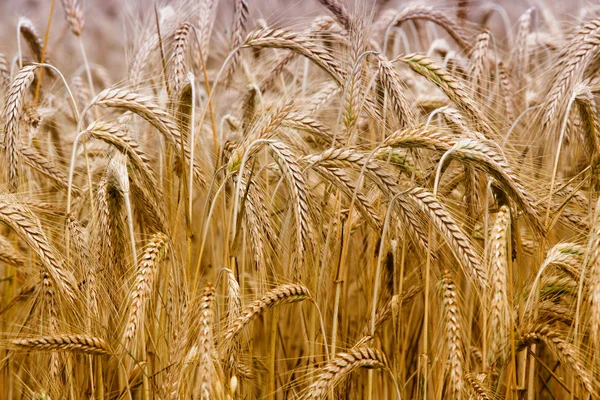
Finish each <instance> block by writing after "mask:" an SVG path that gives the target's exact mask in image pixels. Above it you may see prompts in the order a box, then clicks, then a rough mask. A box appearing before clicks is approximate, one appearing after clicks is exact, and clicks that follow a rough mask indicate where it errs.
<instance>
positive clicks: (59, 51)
mask: <svg viewBox="0 0 600 400" xmlns="http://www.w3.org/2000/svg"><path fill="white" fill-rule="evenodd" d="M81 1H82V3H83V8H84V12H85V23H86V26H85V30H84V34H83V39H84V42H85V44H86V48H88V49H90V50H89V51H88V57H89V58H90V61H91V62H96V63H100V64H102V65H104V66H105V67H107V68H108V69H109V72H110V73H111V75H112V78H113V79H115V80H120V79H123V78H124V77H125V75H126V71H127V69H126V65H127V64H126V63H127V59H128V55H129V54H130V53H131V51H132V49H133V48H134V47H135V45H136V43H138V42H137V41H136V40H137V39H138V38H139V36H140V35H141V34H142V32H144V30H143V29H144V28H146V29H151V28H152V27H153V26H154V12H153V8H154V6H155V5H156V6H157V8H158V9H161V8H162V7H165V6H167V5H169V6H171V7H172V8H173V9H174V10H175V11H176V12H177V11H178V10H179V11H180V12H181V13H182V15H183V14H185V12H186V9H187V8H188V6H187V4H190V2H191V1H193V0H171V1H165V0H162V1H156V0H81ZM216 1H218V18H217V21H216V26H215V28H216V29H215V30H214V32H216V33H217V35H216V36H215V37H213V40H214V41H217V42H219V41H221V43H226V40H227V36H226V35H227V34H228V28H229V25H230V24H231V18H232V12H233V0H220V1H219V0H216ZM457 1H460V0H445V1H442V0H432V1H425V2H426V3H427V4H429V5H432V6H434V7H436V8H438V7H439V8H442V9H444V10H446V11H447V12H448V15H453V16H454V15H456V10H457V6H456V4H457ZM463 1H465V2H468V3H469V15H468V19H469V21H470V22H473V23H474V27H477V25H478V24H481V23H482V22H483V23H484V24H485V25H487V26H489V27H490V29H492V31H494V33H495V37H497V38H500V39H501V38H502V37H504V36H505V31H506V29H508V28H510V27H514V23H515V21H516V19H517V18H518V17H519V16H520V15H521V14H522V13H523V12H524V11H525V10H526V9H527V8H529V7H531V6H537V7H538V8H539V9H542V8H549V9H552V10H560V12H557V13H556V14H555V15H560V16H561V18H562V19H563V20H562V21H559V22H569V21H572V20H573V19H579V18H582V17H584V16H581V15H576V14H573V13H572V12H571V10H579V9H581V8H582V6H584V5H589V2H587V1H583V0H573V1H564V0H552V1H544V0H533V1H521V0H506V1H495V2H492V1H489V0H463ZM51 3H52V1H51V0H0V20H1V21H2V23H1V24H0V33H1V35H2V38H5V39H6V38H10V37H13V36H15V35H16V25H17V21H18V19H19V17H20V16H26V17H28V18H29V19H31V20H32V21H33V22H34V24H35V26H36V28H37V30H38V33H39V34H40V36H43V35H44V33H45V30H46V26H47V23H48V15H49V9H50V5H51ZM346 3H347V4H348V5H349V6H350V7H351V8H359V9H360V10H362V11H363V12H364V13H365V14H367V13H368V12H370V11H371V10H372V8H373V7H382V6H383V7H396V8H401V7H403V6H404V5H408V4H410V3H411V2H409V1H402V0H389V1H385V0H377V1H374V0H347V1H346ZM598 4H599V5H600V2H598ZM320 7H322V6H321V5H320V4H319V2H318V1H317V0H254V1H252V7H250V14H251V18H250V21H256V20H257V19H258V18H263V19H264V20H266V21H267V22H268V23H269V25H275V26H286V25H301V24H303V23H305V22H306V23H308V21H309V20H310V19H311V18H312V17H314V16H315V15H316V10H317V9H318V8H320ZM251 23H252V22H251ZM250 28H251V27H250ZM68 33H69V31H68V28H67V23H66V21H65V18H64V12H63V7H62V3H61V1H60V0H56V2H55V10H54V16H53V19H52V25H51V32H50V41H49V50H50V54H52V55H53V57H54V58H55V59H57V60H58V59H62V58H63V57H67V58H68V57H71V56H72V55H75V57H77V56H78V49H77V47H76V46H77V42H76V41H75V40H74V37H73V35H69V34H68ZM15 43H16V40H12V39H10V40H2V41H0V52H2V53H4V54H7V55H14V54H16V48H13V47H14V46H15ZM500 45H501V44H500ZM224 48H226V46H225V47H224ZM65 64H68V65H71V66H74V65H75V64H76V63H72V62H71V63H65ZM67 72H69V71H67Z"/></svg>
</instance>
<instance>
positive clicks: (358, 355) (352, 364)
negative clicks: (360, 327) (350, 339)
mask: <svg viewBox="0 0 600 400" xmlns="http://www.w3.org/2000/svg"><path fill="white" fill-rule="evenodd" d="M359 368H369V369H383V370H387V369H388V366H387V359H386V358H385V355H383V354H382V353H381V352H380V351H379V350H377V349H374V348H372V347H367V346H358V347H353V348H352V349H351V350H350V351H348V352H347V353H339V354H337V355H336V357H335V358H334V359H333V360H331V361H330V362H329V363H328V364H327V365H326V366H324V367H323V368H322V369H321V370H320V371H319V375H318V378H317V380H316V381H315V382H314V383H313V384H312V385H310V387H309V388H307V390H306V395H305V396H304V397H303V398H304V399H306V400H308V399H324V398H326V397H327V394H328V393H329V392H330V390H331V389H332V388H334V387H335V386H336V385H338V384H339V383H340V382H341V381H342V380H343V379H345V378H347V377H348V375H350V374H351V373H352V372H354V371H355V370H357V369H359Z"/></svg>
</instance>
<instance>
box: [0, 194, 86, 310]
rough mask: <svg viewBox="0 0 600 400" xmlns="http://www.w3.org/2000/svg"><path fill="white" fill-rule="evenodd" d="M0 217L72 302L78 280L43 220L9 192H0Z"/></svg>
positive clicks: (76, 292) (75, 297)
mask: <svg viewBox="0 0 600 400" xmlns="http://www.w3.org/2000/svg"><path fill="white" fill-rule="evenodd" d="M0 221H2V222H3V223H4V224H5V225H7V226H9V227H10V228H11V229H12V230H14V231H15V232H16V233H17V234H18V235H19V237H20V238H21V239H22V240H23V241H24V242H25V243H27V245H28V246H29V247H30V248H31V249H32V250H33V251H34V252H35V253H36V255H37V256H38V257H39V259H40V261H41V262H42V264H43V266H44V270H45V271H46V272H47V273H48V275H49V276H50V277H52V281H53V283H54V284H55V285H56V287H57V288H58V290H59V293H60V294H61V295H63V296H64V297H65V299H66V300H68V301H69V302H71V304H72V305H74V304H75V301H76V299H77V297H78V295H77V294H78V290H77V283H76V282H75V278H74V276H73V273H72V271H71V270H69V269H68V268H67V267H66V266H65V263H64V261H63V260H62V258H61V256H60V255H59V254H58V252H57V251H56V250H55V249H54V248H53V247H52V246H51V245H50V242H49V241H48V238H47V236H46V234H45V233H44V231H43V229H42V226H41V223H40V220H39V219H38V218H37V217H36V216H35V215H34V214H33V213H32V212H31V211H30V210H29V209H27V208H26V207H25V206H23V205H20V204H19V203H18V202H17V200H16V199H15V198H14V197H13V196H10V195H0Z"/></svg>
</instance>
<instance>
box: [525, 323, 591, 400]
mask: <svg viewBox="0 0 600 400" xmlns="http://www.w3.org/2000/svg"><path fill="white" fill-rule="evenodd" d="M535 342H543V343H544V344H545V345H546V346H548V347H549V348H550V349H551V350H552V352H553V353H554V354H555V355H556V357H557V358H558V359H559V360H560V361H561V362H562V363H564V364H565V365H566V366H567V367H568V368H569V369H570V370H571V371H573V372H574V374H575V376H576V377H577V379H578V380H579V381H580V382H581V384H582V385H583V387H584V389H585V390H586V392H588V393H589V394H591V395H592V397H597V396H598V395H599V394H598V386H597V381H596V379H595V378H594V375H593V374H592V373H591V372H590V371H589V370H588V369H587V368H586V367H585V365H584V363H583V361H582V360H581V357H580V355H579V354H578V353H577V349H576V348H575V347H574V346H573V344H572V343H570V342H569V341H567V339H565V338H564V337H563V336H562V335H561V334H560V333H559V332H557V331H556V330H554V329H552V327H551V326H548V325H540V326H533V327H531V328H529V329H528V330H527V331H525V332H524V333H523V334H522V335H521V336H520V337H519V340H518V343H517V344H518V346H517V348H518V349H519V350H521V349H523V348H526V347H527V346H529V345H531V344H532V343H535Z"/></svg>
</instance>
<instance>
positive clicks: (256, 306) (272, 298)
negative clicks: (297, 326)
mask: <svg viewBox="0 0 600 400" xmlns="http://www.w3.org/2000/svg"><path fill="white" fill-rule="evenodd" d="M310 298H311V295H310V292H309V291H308V289H307V288H306V287H305V286H303V285H300V284H286V285H281V286H279V287H277V288H275V289H273V290H271V291H269V292H267V293H265V294H264V295H263V296H262V297H261V298H260V299H258V300H255V301H253V302H252V303H250V304H248V305H247V306H246V307H245V308H244V310H242V312H241V314H240V316H239V317H238V318H237V319H236V320H235V321H233V322H232V323H231V324H230V325H229V326H228V328H227V330H226V331H225V332H224V333H223V338H222V340H223V342H222V343H221V344H220V345H221V346H222V348H225V349H227V346H228V345H230V344H231V343H232V341H233V340H234V339H235V338H236V337H237V335H239V334H240V333H241V331H242V329H244V327H245V326H247V325H248V324H249V323H250V322H252V320H254V319H255V318H256V317H257V316H258V315H259V314H260V313H262V312H263V311H264V310H266V309H267V308H272V307H276V306H278V305H280V304H285V303H295V302H298V301H303V300H307V299H310Z"/></svg>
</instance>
